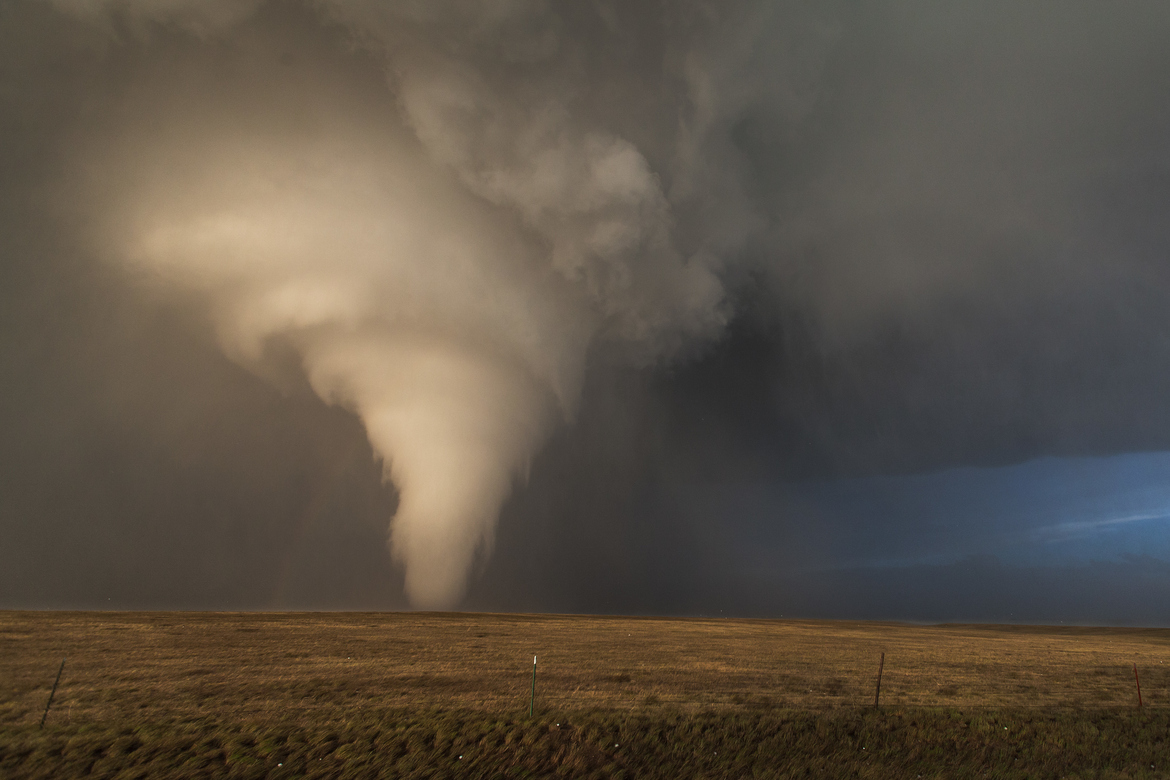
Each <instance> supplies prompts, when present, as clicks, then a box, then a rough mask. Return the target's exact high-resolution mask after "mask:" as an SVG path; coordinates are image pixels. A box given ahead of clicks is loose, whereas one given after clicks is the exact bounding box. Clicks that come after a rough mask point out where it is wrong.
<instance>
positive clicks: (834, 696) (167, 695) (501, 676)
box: [0, 612, 1170, 778]
mask: <svg viewBox="0 0 1170 780" xmlns="http://www.w3.org/2000/svg"><path fill="white" fill-rule="evenodd" d="M1168 650H1170V630H1164V629H1101V628H1073V627H1068V628H1066V627H1027V626H957V625H952V626H913V625H901V624H883V623H845V622H821V621H783V620H781V621H770V620H716V619H660V618H620V617H583V616H526V615H483V614H423V613H378V614H369V613H328V614H308V613H293V614H263V613H249V614H226V613H216V614H208V613H64V612H51V613H44V612H41V613H33V612H4V613H0V776H5V777H61V776H81V775H93V776H108V777H115V776H118V777H136V776H141V777H159V776H173V777H196V776H228V777H277V776H288V777H295V776H322V777H324V776H346V775H351V776H354V777H366V776H375V777H376V776H385V777H449V776H450V777H456V776H458V777H545V776H564V777H582V776H604V777H609V776H619V775H624V776H628V777H646V776H663V777H666V776H669V777H712V778H715V777H890V776H896V777H905V776H909V777H915V776H916V775H922V776H924V777H964V776H967V777H982V776H992V777H1021V778H1023V777H1102V778H1104V777H1136V776H1148V777H1163V776H1165V777H1170V773H1168V772H1166V771H1165V770H1164V768H1163V767H1166V768H1170V746H1168V745H1167V743H1168V742H1170V691H1168V690H1167V688H1168V684H1170V669H1168V668H1167V667H1168V664H1170V652H1168ZM882 653H884V654H885V662H884V667H883V673H882V684H881V701H880V704H881V708H880V709H876V710H875V708H874V694H875V684H876V680H877V672H878V664H879V658H880V656H881V654H882ZM533 655H537V656H538V659H539V662H538V668H537V681H536V700H535V707H534V713H533V715H532V716H531V717H530V716H529V707H530V705H532V704H533V702H532V701H531V686H532V656H533ZM62 659H65V669H64V673H63V674H62V677H61V684H60V687H59V689H58V691H57V693H56V695H55V697H54V701H53V705H52V708H51V710H50V711H49V714H48V717H47V719H46V724H45V727H44V729H41V728H40V727H39V722H40V719H41V716H42V714H43V713H44V708H45V703H46V701H47V699H48V696H49V690H50V688H51V686H52V683H53V678H54V677H55V675H56V673H57V669H58V667H59V666H60V663H61V660H62ZM1135 664H1136V665H1137V669H1138V674H1139V676H1140V679H1141V684H1142V699H1143V704H1144V706H1143V707H1142V708H1140V709H1139V708H1138V706H1137V689H1136V684H1135V680H1134V665H1135Z"/></svg>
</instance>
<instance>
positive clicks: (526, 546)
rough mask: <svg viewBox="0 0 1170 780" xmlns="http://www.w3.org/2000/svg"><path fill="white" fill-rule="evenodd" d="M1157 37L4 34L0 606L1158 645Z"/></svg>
mask: <svg viewBox="0 0 1170 780" xmlns="http://www.w3.org/2000/svg"><path fill="white" fill-rule="evenodd" d="M1167 39H1170V6H1167V5H1166V4H1165V3H1164V2H1161V0H1121V2H1117V3H1111V4H1105V5H1103V4H1100V3H1095V2H1088V0H1064V1H1063V2H1046V1H1043V0H1023V1H1022V2H1021V0H1013V1H1012V2H1007V0H1002V1H1000V0H992V1H991V2H986V3H978V4H975V3H966V4H958V3H936V2H925V0H873V1H872V2H858V1H857V0H830V2H824V0H818V1H817V2H813V0H792V1H791V2H783V1H781V0H772V1H771V2H763V1H762V0H733V1H732V2H714V1H713V0H712V1H707V0H681V1H680V2H677V3H669V4H663V3H658V2H618V1H617V0H593V1H592V2H582V3H572V4H560V3H551V2H540V1H539V0H498V1H495V2H474V3H473V2H462V1H460V0H437V1H435V2H416V1H415V0H401V2H391V3H385V2H374V0H198V1H197V0H165V2H162V1H161V0H149V1H148V0H9V1H8V2H5V3H3V4H0V431H2V432H3V435H2V436H0V608H15V609H27V608H36V609H40V608H53V609H58V608H84V609H215V610H225V609H227V610H234V609H394V610H398V609H466V610H481V611H537V612H585V613H620V614H671V615H724V616H728V617H730V616H741V615H745V616H763V617H781V616H783V617H811V618H817V617H819V618H835V619H892V620H910V621H930V622H940V621H992V622H1042V623H1061V622H1064V623H1070V624H1073V623H1080V624H1086V623H1089V624H1110V625H1133V624H1141V625H1170V403H1168V401H1167V399H1168V398H1170V49H1168V48H1167V47H1166V46H1165V41H1166V40H1167Z"/></svg>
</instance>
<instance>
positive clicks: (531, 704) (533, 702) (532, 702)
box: [528, 656, 536, 718]
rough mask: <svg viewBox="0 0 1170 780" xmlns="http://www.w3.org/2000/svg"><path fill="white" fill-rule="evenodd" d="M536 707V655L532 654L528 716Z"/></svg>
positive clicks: (530, 715)
mask: <svg viewBox="0 0 1170 780" xmlns="http://www.w3.org/2000/svg"><path fill="white" fill-rule="evenodd" d="M535 709H536V656H532V698H531V699H529V700H528V717H530V718H531V717H532V713H533V712H534V711H535Z"/></svg>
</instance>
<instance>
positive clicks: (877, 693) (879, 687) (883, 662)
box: [873, 653, 886, 710]
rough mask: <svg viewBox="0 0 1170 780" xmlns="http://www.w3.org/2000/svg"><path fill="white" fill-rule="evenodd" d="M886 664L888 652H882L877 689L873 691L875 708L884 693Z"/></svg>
mask: <svg viewBox="0 0 1170 780" xmlns="http://www.w3.org/2000/svg"><path fill="white" fill-rule="evenodd" d="M885 665H886V654H885V653H882V657H881V660H879V661H878V679H877V690H876V691H874V692H873V708H874V709H875V710H876V709H877V708H878V699H879V698H880V697H881V695H882V667H884V666H885Z"/></svg>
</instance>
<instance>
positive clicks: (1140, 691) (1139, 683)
mask: <svg viewBox="0 0 1170 780" xmlns="http://www.w3.org/2000/svg"><path fill="white" fill-rule="evenodd" d="M1133 681H1134V682H1135V683H1137V692H1138V709H1141V707H1142V681H1141V680H1139V679H1138V673H1137V664H1134V665H1133Z"/></svg>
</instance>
